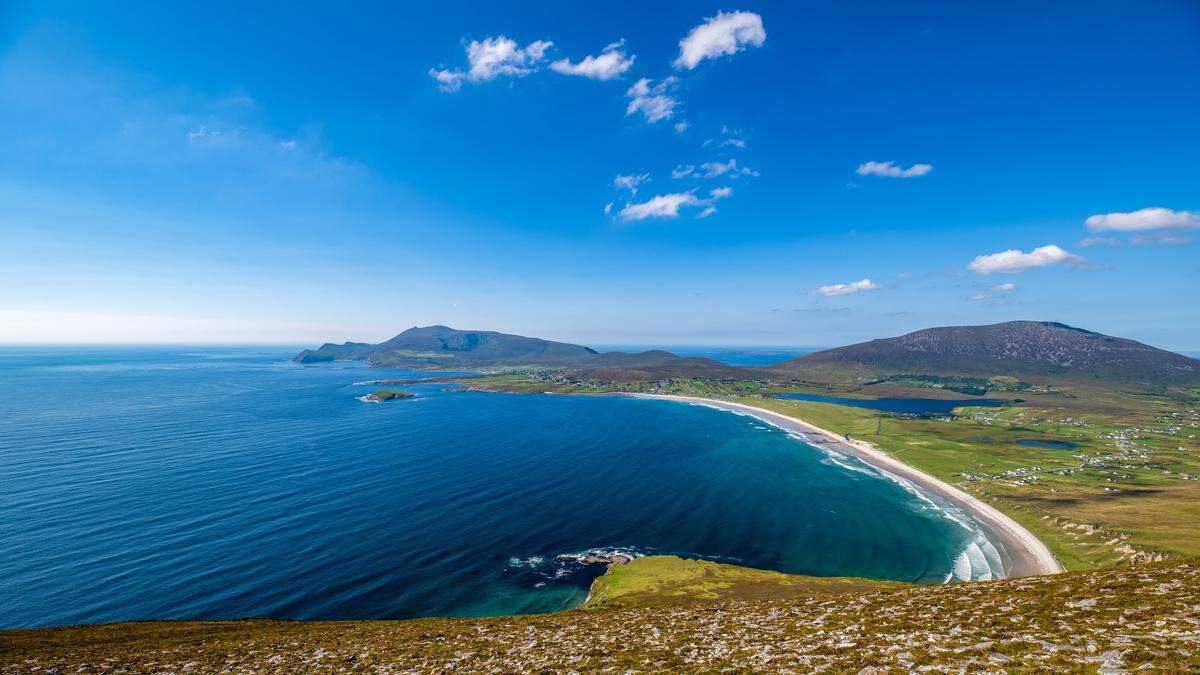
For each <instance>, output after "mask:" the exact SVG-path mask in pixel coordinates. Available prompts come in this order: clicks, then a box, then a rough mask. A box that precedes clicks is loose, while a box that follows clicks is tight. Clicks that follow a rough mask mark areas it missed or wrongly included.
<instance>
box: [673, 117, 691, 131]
mask: <svg viewBox="0 0 1200 675" xmlns="http://www.w3.org/2000/svg"><path fill="white" fill-rule="evenodd" d="M689 126H691V125H690V124H689V123H688V121H687V120H679V121H678V122H676V123H675V133H677V134H682V133H683V132H685V131H687V130H688V127H689Z"/></svg>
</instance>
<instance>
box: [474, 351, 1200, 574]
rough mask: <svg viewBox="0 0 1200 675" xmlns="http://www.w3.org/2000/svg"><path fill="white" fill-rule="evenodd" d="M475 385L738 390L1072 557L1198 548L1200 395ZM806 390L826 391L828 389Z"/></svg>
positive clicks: (743, 397)
mask: <svg viewBox="0 0 1200 675" xmlns="http://www.w3.org/2000/svg"><path fill="white" fill-rule="evenodd" d="M469 387H470V388H476V389H487V390H499V391H510V392H522V393H540V392H553V393H605V392H612V391H655V392H658V393H680V394H688V395H693V396H709V397H714V398H728V397H730V396H731V395H737V396H739V397H740V398H739V400H740V401H741V402H743V403H747V404H750V405H755V406H759V407H762V408H768V409H771V410H775V411H777V412H780V413H783V414H786V415H791V416H794V417H799V418H801V419H804V420H806V421H809V422H811V423H813V424H816V425H817V426H820V427H823V428H826V429H829V430H831V431H834V432H837V433H839V434H844V433H848V434H850V435H851V436H853V437H855V438H860V439H862V440H866V441H869V442H871V443H873V444H875V445H876V446H878V447H879V448H881V449H883V450H885V451H887V452H889V453H891V454H893V455H894V456H896V457H897V458H899V459H900V460H902V461H904V462H906V463H908V464H910V465H912V466H915V467H917V468H919V469H921V470H923V471H926V472H928V473H930V474H932V475H934V476H937V477H938V478H940V479H942V480H944V481H946V482H949V483H952V484H955V485H958V486H959V487H961V488H962V489H964V490H966V491H968V492H970V493H972V494H974V495H976V496H978V497H981V498H983V499H985V500H986V501H988V502H991V503H993V504H995V505H996V506H997V507H998V508H1000V509H1001V510H1002V511H1004V512H1005V513H1007V514H1009V515H1010V516H1011V517H1013V518H1014V519H1016V520H1017V521H1018V522H1020V523H1021V524H1022V525H1024V526H1026V527H1027V528H1028V529H1029V530H1030V531H1032V532H1033V533H1034V534H1036V535H1038V536H1039V537H1041V538H1042V540H1043V541H1045V542H1046V543H1047V545H1049V546H1050V548H1051V549H1052V550H1053V551H1054V553H1055V555H1056V556H1058V558H1059V560H1060V561H1062V563H1063V564H1064V565H1065V566H1066V567H1067V568H1068V569H1095V568H1099V567H1104V566H1107V565H1111V564H1115V563H1119V562H1123V561H1128V560H1130V559H1141V560H1146V559H1151V558H1153V557H1155V556H1160V555H1170V556H1175V557H1184V558H1190V557H1200V526H1198V525H1197V523H1200V480H1185V477H1186V476H1188V475H1200V410H1198V408H1200V403H1197V402H1195V401H1192V402H1187V401H1183V400H1180V398H1179V397H1172V396H1155V395H1148V394H1139V393H1131V392H1117V391H1111V390H1106V389H1102V388H1083V387H1080V386H1078V385H1077V386H1076V387H1074V388H1068V387H1058V391H1056V392H1054V393H1050V394H1040V393H1031V392H1026V391H1022V392H1007V393H1001V394H989V396H999V397H1002V398H1009V399H1016V398H1021V399H1022V400H1023V402H1022V403H1020V404H1019V405H1016V406H1013V407H1009V408H1003V409H997V408H965V409H964V410H963V414H962V415H960V416H958V417H956V418H954V419H952V420H945V419H913V418H906V417H898V416H893V415H886V414H881V413H878V412H875V411H871V410H867V409H862V408H851V407H847V406H840V405H833V404H826V403H810V402H806V401H788V400H779V399H770V398H763V397H760V396H758V394H762V393H766V392H769V391H773V390H776V389H778V388H769V387H766V386H764V385H760V384H757V383H752V382H743V383H736V384H729V383H720V382H714V381H704V380H674V381H671V382H669V383H640V384H632V385H621V386H618V385H613V384H601V385H598V386H590V387H581V386H578V385H576V384H572V383H568V382H562V381H554V380H552V379H550V380H542V379H531V377H530V375H529V374H524V373H510V374H507V375H504V376H498V377H492V378H480V379H478V380H475V381H473V382H471V383H470V384H469ZM810 391H813V392H817V393H830V390H829V389H810ZM834 393H836V394H838V395H844V396H852V397H853V396H868V397H874V396H897V395H900V396H915V397H953V396H954V395H953V394H949V393H947V392H944V391H942V390H938V389H929V388H912V387H903V386H896V385H895V384H886V385H876V386H866V387H863V386H853V387H849V388H841V389H839V390H837V391H835V392H834ZM967 400H969V399H967ZM1117 436H1122V437H1123V438H1118V437H1117ZM1021 439H1055V440H1065V441H1070V442H1072V443H1076V444H1078V445H1079V447H1078V448H1077V449H1072V450H1055V449H1047V448H1038V447H1029V446H1023V445H1019V444H1018V443H1017V441H1018V440H1021ZM969 478H970V479H969ZM1106 488H1107V489H1106Z"/></svg>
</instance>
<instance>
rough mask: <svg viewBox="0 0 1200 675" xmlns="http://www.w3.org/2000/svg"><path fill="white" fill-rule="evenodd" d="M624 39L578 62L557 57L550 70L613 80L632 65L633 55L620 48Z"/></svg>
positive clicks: (564, 73) (595, 78)
mask: <svg viewBox="0 0 1200 675" xmlns="http://www.w3.org/2000/svg"><path fill="white" fill-rule="evenodd" d="M624 44H625V41H624V40H620V41H619V42H614V43H612V44H610V45H609V46H607V47H605V48H604V51H603V52H602V53H601V54H600V56H590V55H589V56H585V57H583V60H582V61H580V62H579V63H571V62H570V61H569V60H568V59H559V60H557V61H555V62H553V63H551V64H550V70H553V71H554V72H556V73H562V74H563V75H578V76H580V77H586V78H588V79H592V80H615V79H617V78H619V77H621V76H622V75H624V74H625V71H627V70H629V69H630V68H632V67H633V60H634V58H635V57H634V56H632V55H626V54H625V52H624V51H623V50H622V49H621V47H622V46H624Z"/></svg>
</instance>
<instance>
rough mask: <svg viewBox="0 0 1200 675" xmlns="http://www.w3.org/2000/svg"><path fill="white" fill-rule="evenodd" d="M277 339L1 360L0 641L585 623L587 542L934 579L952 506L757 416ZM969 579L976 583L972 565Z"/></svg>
mask: <svg viewBox="0 0 1200 675" xmlns="http://www.w3.org/2000/svg"><path fill="white" fill-rule="evenodd" d="M294 352H295V350H292V349H287V348H280V347H236V348H235V347H195V348H180V347H170V348H167V347H0V425H2V428H0V542H2V546H0V627H2V628H13V627H28V626H52V625H65V624H76V623H89V622H107V621H124V620H134V619H183V618H205V619H222V618H226V619H227V618H236V617H276V618H288V619H349V618H361V619H368V618H375V619H379V618H404V617H416V616H430V615H435V616H451V615H452V616H488V615H499V614H512V613H526V612H547V611H554V610H560V609H564V608H569V607H573V606H576V605H577V604H578V603H579V602H581V601H582V600H583V599H584V597H585V596H586V594H587V588H588V585H589V584H590V582H591V580H592V579H593V578H594V577H595V576H596V575H597V574H599V573H600V572H601V571H602V570H600V569H597V568H595V567H586V566H583V565H581V564H579V563H575V562H570V561H562V560H559V559H558V556H559V555H562V554H571V553H578V552H581V551H586V550H590V549H604V550H614V549H616V550H624V551H629V552H631V553H634V554H638V555H641V554H658V553H661V554H678V555H685V556H693V557H703V558H707V559H711V560H717V561H723V562H732V563H738V564H743V565H749V566H753V567H759V568H764V569H774V570H780V571H784V572H793V573H803V574H815V575H827V576H828V575H848V576H862V577H870V578H880V579H898V580H904V581H916V582H926V583H941V582H943V581H946V580H947V579H948V578H951V577H953V576H955V574H957V578H971V577H974V578H979V577H980V576H981V575H983V576H986V575H988V574H989V573H994V572H989V570H995V569H998V567H999V566H1000V564H1001V563H1000V562H999V560H1000V558H1001V557H1002V555H1003V553H1002V552H1000V553H999V554H997V552H995V551H993V550H991V547H990V545H988V544H987V542H984V541H981V538H980V533H979V532H978V531H977V530H976V529H975V527H974V525H973V523H971V522H969V521H967V520H966V519H965V518H964V516H963V515H962V514H961V513H956V512H954V511H953V509H950V508H948V507H945V506H944V505H940V504H938V503H935V502H932V501H930V500H928V499H925V498H923V496H921V495H919V494H915V493H914V492H913V491H912V490H911V489H910V488H908V487H906V486H905V485H902V484H899V483H897V482H895V481H893V480H890V479H888V478H887V477H885V476H882V475H880V474H879V473H878V472H876V471H874V470H873V469H869V468H868V467H866V466H865V465H862V464H861V463H858V462H857V460H854V459H852V458H848V457H838V456H834V455H830V454H827V453H825V452H823V451H821V450H820V449H817V448H814V447H811V446H809V445H807V444H805V443H804V442H803V441H802V440H800V439H798V438H796V437H793V436H789V435H788V434H787V433H785V432H783V431H780V430H778V429H775V428H773V427H770V426H768V425H766V424H765V423H763V422H760V421H759V420H756V419H754V418H752V417H746V416H740V415H736V414H733V413H729V412H724V411H718V410H713V409H710V408H705V407H701V406H692V405H685V404H680V403H673V402H667V401H651V400H636V399H631V398H622V397H608V396H552V395H520V394H490V393H474V392H463V391H456V390H454V389H453V388H452V387H447V386H446V385H443V384H419V385H413V386H408V387H404V389H406V390H409V391H412V392H413V393H415V394H416V397H415V398H413V399H408V400H397V401H390V402H386V403H378V404H373V403H365V402H363V401H360V400H358V398H357V397H359V396H361V395H363V394H366V393H369V392H370V391H372V390H373V389H374V388H375V387H373V386H371V385H364V384H362V383H363V382H364V381H367V380H375V379H381V378H396V377H430V376H432V375H434V374H432V373H427V372H422V373H413V372H408V371H398V370H383V369H373V368H367V367H364V366H362V365H360V364H355V363H333V364H321V365H317V366H300V365H297V364H294V363H291V362H290V361H289V358H290V356H291V355H292V354H293V353H294ZM964 570H965V571H964Z"/></svg>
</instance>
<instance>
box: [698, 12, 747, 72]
mask: <svg viewBox="0 0 1200 675" xmlns="http://www.w3.org/2000/svg"><path fill="white" fill-rule="evenodd" d="M766 39H767V31H766V30H764V29H763V21H762V17H761V16H759V15H758V14H755V13H754V12H730V13H728V14H726V13H724V12H717V15H716V16H714V17H709V18H707V19H705V20H704V23H702V24H700V25H699V26H696V27H695V28H693V29H692V30H691V32H689V33H688V34H687V37H685V38H683V39H682V40H680V41H679V56H678V58H676V59H675V67H676V68H679V69H685V68H686V69H688V70H691V69H693V68H695V67H696V66H697V65H699V64H700V62H701V61H703V60H704V59H713V58H716V57H718V56H727V55H730V54H736V53H738V52H740V51H742V50H743V49H745V48H746V47H748V46H751V47H761V46H762V45H763V42H765V41H766Z"/></svg>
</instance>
